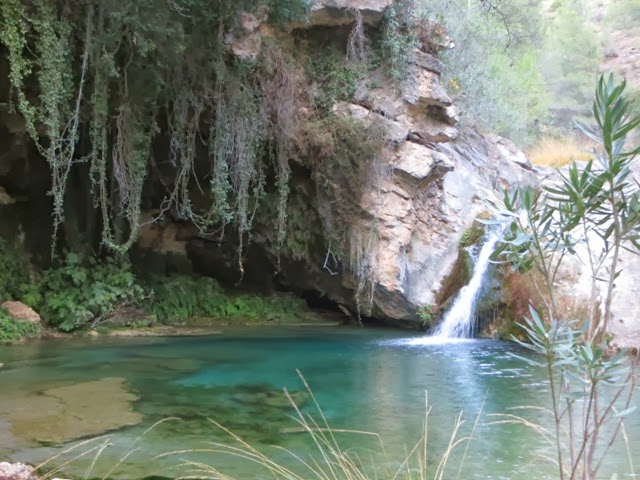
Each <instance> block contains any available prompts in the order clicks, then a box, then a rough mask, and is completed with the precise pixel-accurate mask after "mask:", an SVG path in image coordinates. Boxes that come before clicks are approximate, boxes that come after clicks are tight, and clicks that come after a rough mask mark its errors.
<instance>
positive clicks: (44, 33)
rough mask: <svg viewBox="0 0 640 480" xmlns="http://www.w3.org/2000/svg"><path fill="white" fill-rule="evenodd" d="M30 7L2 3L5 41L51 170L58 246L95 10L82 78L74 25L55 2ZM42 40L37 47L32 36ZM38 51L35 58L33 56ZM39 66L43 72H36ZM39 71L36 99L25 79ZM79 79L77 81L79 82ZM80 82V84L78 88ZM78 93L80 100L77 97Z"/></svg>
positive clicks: (22, 105) (28, 119)
mask: <svg viewBox="0 0 640 480" xmlns="http://www.w3.org/2000/svg"><path fill="white" fill-rule="evenodd" d="M29 6H30V7H31V8H30V9H27V8H26V7H25V6H24V5H23V4H22V2H20V1H18V0H7V1H6V2H3V3H2V7H0V8H1V9H2V10H1V12H2V16H3V22H2V28H1V29H0V39H1V40H2V42H3V43H4V44H5V45H6V46H7V48H8V49H9V59H10V62H11V73H10V79H11V84H12V87H13V89H14V92H15V93H16V97H17V99H18V104H17V105H18V110H19V111H20V113H21V114H22V115H23V117H24V119H25V124H26V128H27V132H28V133H29V135H30V136H31V138H32V140H33V141H34V143H35V145H36V146H37V148H38V150H39V152H40V154H41V155H42V156H43V157H44V158H45V159H46V160H47V162H48V163H49V166H50V168H51V177H52V186H51V195H52V197H53V231H54V233H53V242H54V245H55V241H56V239H57V233H58V228H59V226H60V224H61V223H62V222H63V221H64V194H65V189H66V183H67V179H68V177H69V172H70V170H71V166H72V165H73V163H74V162H75V161H77V159H76V158H75V150H76V145H77V143H78V138H79V134H78V129H79V127H80V121H81V119H80V113H81V112H80V109H81V106H82V102H83V93H84V85H85V79H86V75H87V70H88V66H89V48H90V44H91V38H92V22H93V6H92V5H91V4H89V5H87V7H86V16H85V19H84V25H83V27H84V30H85V37H84V45H83V53H82V56H81V67H80V72H79V74H76V75H74V71H73V52H74V48H73V27H72V23H71V22H70V21H69V19H68V18H67V17H66V16H64V15H62V14H60V13H59V12H58V11H57V9H56V6H55V5H54V4H52V2H49V1H46V0H38V1H35V2H33V3H32V4H30V5H29ZM31 33H33V34H34V35H35V36H36V37H37V42H36V45H35V49H30V48H29V45H28V42H27V38H28V36H29V35H30V34H31ZM32 51H33V52H34V55H33V58H29V57H28V56H25V55H29V53H25V52H32ZM35 67H37V68H35ZM34 71H35V73H36V77H37V82H38V88H39V91H40V94H39V96H38V97H37V100H36V101H33V100H32V99H31V98H29V97H28V96H27V94H26V85H25V79H26V78H27V77H28V76H29V75H30V74H31V73H33V72H34ZM76 79H77V80H76ZM74 80H75V81H76V82H77V85H76V84H75V82H74ZM74 91H75V92H76V93H75V99H74Z"/></svg>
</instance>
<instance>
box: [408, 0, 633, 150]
mask: <svg viewBox="0 0 640 480" xmlns="http://www.w3.org/2000/svg"><path fill="white" fill-rule="evenodd" d="M629 1H631V0H629ZM405 3H411V4H412V8H413V10H414V11H418V12H420V13H419V16H421V17H423V18H428V19H430V20H433V21H436V22H439V23H441V24H443V25H444V26H445V28H446V30H447V32H448V34H449V35H450V36H451V39H452V41H453V44H454V45H455V46H454V48H452V49H450V50H447V51H444V52H443V53H442V58H443V59H444V61H445V62H446V65H447V71H446V72H445V76H444V80H445V82H444V83H445V84H446V85H447V86H448V89H449V91H450V93H451V94H453V95H454V97H455V98H454V101H455V103H456V104H457V105H458V106H460V107H461V108H462V110H463V119H464V121H466V122H473V123H476V124H479V125H481V126H483V127H485V128H487V129H489V130H493V131H496V132H498V133H500V134H502V135H504V136H506V137H508V138H510V139H512V140H513V141H515V142H516V143H518V144H520V145H521V146H526V145H528V144H530V143H532V142H534V141H535V139H536V138H537V137H538V136H539V135H540V134H541V133H544V132H548V131H549V130H551V131H557V132H559V131H567V130H571V129H572V128H573V125H572V119H573V118H574V117H575V116H585V115H589V99H590V95H591V85H593V82H594V81H595V78H596V74H597V72H598V65H599V60H600V53H599V49H598V36H597V34H596V32H595V31H594V29H593V28H592V27H591V26H590V24H589V22H588V11H587V10H586V7H585V5H584V2H580V1H577V0H556V1H554V2H553V3H552V4H551V5H550V7H549V8H548V9H547V10H545V9H544V8H543V2H539V1H532V0H511V1H497V2H481V1H472V2H469V1H467V0H435V1H428V2H427V1H423V0H413V1H408V0H405ZM414 15H415V14H414Z"/></svg>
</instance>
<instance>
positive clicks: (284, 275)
mask: <svg viewBox="0 0 640 480" xmlns="http://www.w3.org/2000/svg"><path fill="white" fill-rule="evenodd" d="M392 3H393V2H392V0H324V1H318V2H316V3H315V4H314V5H313V7H312V9H311V13H310V15H309V22H308V23H306V24H301V25H292V26H291V30H294V29H298V30H305V29H311V28H314V27H324V30H325V31H326V29H329V28H334V27H336V32H338V31H342V32H343V33H342V34H344V32H345V31H348V30H349V29H348V28H347V29H346V30H345V29H344V28H342V30H340V28H337V27H341V26H345V25H346V26H348V25H352V24H353V23H354V21H355V19H356V18H358V17H359V18H361V19H362V21H363V23H365V24H366V25H369V26H372V27H375V26H376V25H377V24H378V23H379V22H380V20H381V19H382V17H383V15H384V12H385V9H386V8H388V7H389V6H390V5H391V4H392ZM268 33H269V32H268V31H267V30H266V27H265V26H264V25H263V24H261V23H260V21H259V20H258V19H256V18H255V17H252V16H241V17H239V18H238V20H237V22H236V27H235V29H234V32H233V34H232V35H230V37H229V39H228V44H229V45H230V50H231V52H232V53H234V54H235V55H236V56H238V57H240V58H242V59H247V58H249V59H250V58H255V57H256V54H257V53H256V52H258V51H259V45H260V37H261V35H264V34H268ZM436 33H437V32H436V29H434V35H432V36H431V39H430V40H429V41H430V42H434V43H433V44H430V45H429V46H424V45H422V46H420V47H419V48H417V49H416V51H415V52H414V54H413V55H412V59H411V61H410V62H409V63H408V65H407V66H406V72H404V73H403V77H402V79H401V80H399V79H393V78H391V77H390V76H389V75H388V74H387V72H386V70H385V69H384V68H382V67H380V68H378V69H377V70H375V71H373V72H370V73H369V74H367V75H366V77H365V78H362V79H361V80H359V81H358V82H357V84H356V88H355V94H354V96H353V100H352V102H351V103H345V102H339V103H337V104H336V105H334V107H333V113H334V114H335V115H339V116H343V117H352V118H353V119H355V120H357V121H359V122H361V123H362V124H364V125H365V126H371V125H375V126H376V127H378V128H379V129H380V131H382V132H384V134H383V135H384V137H385V142H386V154H385V155H383V158H382V159H381V160H380V161H379V165H377V167H376V168H375V169H374V170H376V171H371V172H369V173H370V175H369V178H363V179H362V181H363V183H366V184H367V185H368V188H366V189H365V191H364V193H363V194H362V196H361V197H360V198H359V199H358V200H357V202H355V204H354V205H351V206H350V207H351V208H350V210H352V211H355V212H356V213H355V214H354V216H353V219H352V220H353V221H352V222H351V223H350V226H349V230H350V235H351V237H352V245H351V247H352V250H354V249H356V250H357V249H358V248H359V249H360V250H361V251H360V255H362V258H360V259H359V261H360V266H361V268H362V269H363V270H366V279H365V280H364V281H365V283H366V284H367V285H366V288H364V290H368V291H369V292H373V295H372V296H370V297H369V298H368V299H366V301H364V300H363V298H360V299H359V300H360V301H358V300H356V299H355V296H354V292H359V293H362V290H363V285H362V282H363V279H362V278H359V277H358V276H357V275H355V274H354V272H352V271H349V269H347V268H345V267H344V266H343V267H342V268H340V266H339V265H337V264H336V265H331V267H328V266H327V265H328V264H331V261H332V257H331V255H330V251H329V250H328V249H327V246H326V245H322V246H321V247H320V248H322V251H321V252H320V257H318V258H319V259H318V260H317V263H318V264H317V265H316V264H314V265H310V264H309V263H306V264H305V263H304V262H300V261H298V260H295V259H291V258H286V256H285V257H284V258H283V256H282V255H280V254H279V253H276V252H274V251H273V248H272V246H269V245H268V244H267V242H266V241H265V237H266V234H262V233H261V232H259V231H257V232H256V233H254V234H253V235H252V245H251V246H250V247H248V250H247V252H248V253H247V260H246V269H245V280H246V279H247V278H248V277H251V275H252V271H253V272H255V270H256V268H258V269H260V270H263V271H267V270H270V272H273V271H275V270H277V271H278V277H277V281H278V282H279V283H280V285H283V286H284V287H285V288H289V289H293V290H294V291H298V292H309V291H315V292H322V294H323V295H324V296H326V297H327V298H328V299H330V300H332V301H334V302H336V303H338V304H341V305H346V306H348V307H349V308H350V310H352V311H354V310H356V304H358V303H360V304H368V303H369V302H371V303H370V307H371V308H370V309H368V308H367V306H368V305H365V306H364V309H363V310H362V311H363V312H364V313H365V314H371V315H373V316H376V317H378V318H384V319H387V320H391V321H405V322H415V321H417V320H418V316H417V314H416V312H417V309H418V308H419V307H421V306H426V305H440V304H441V303H442V302H444V301H445V300H446V298H444V296H445V295H451V294H453V293H455V290H456V288H460V287H461V286H462V285H453V283H455V282H453V280H452V279H456V278H463V277H464V276H461V275H459V273H458V272H455V271H454V270H455V269H456V268H462V267H461V265H463V264H464V263H465V262H461V261H458V258H459V250H460V248H459V245H458V244H459V240H460V238H461V237H462V235H463V234H464V232H465V230H466V229H468V228H470V226H471V225H472V223H473V222H474V221H475V219H476V217H477V216H478V215H479V214H480V213H482V212H483V211H485V210H486V205H485V203H484V200H485V199H487V198H491V197H492V196H493V195H494V194H495V192H496V191H497V189H499V188H505V187H508V186H511V185H515V184H535V183H537V181H538V180H537V178H536V176H535V174H534V173H533V172H532V171H531V165H530V164H529V163H528V161H527V159H526V158H525V157H524V155H523V154H522V153H521V152H519V151H518V150H517V148H515V146H514V145H513V144H511V143H510V142H508V141H507V140H505V139H502V138H499V137H497V136H487V135H483V134H481V133H479V132H478V131H476V130H474V129H472V128H469V127H465V128H462V129H458V128H457V124H458V121H459V115H460V112H459V111H458V109H457V108H456V107H455V106H454V105H453V104H452V100H451V98H450V97H449V96H448V94H447V92H446V91H445V89H444V88H443V86H442V85H441V84H440V75H441V73H442V71H443V68H444V66H443V64H442V62H441V61H440V60H439V59H438V58H437V57H436V56H435V55H434V53H435V52H436V51H439V50H442V49H444V48H448V47H449V41H448V40H447V37H446V34H444V33H443V32H439V33H437V34H436ZM336 34H337V33H336ZM256 48H257V49H256ZM251 52H254V53H255V54H253V53H251ZM305 182H306V183H305ZM315 188H316V187H315V186H314V185H313V183H312V180H311V179H307V180H304V181H302V180H301V181H298V183H297V184H296V185H293V186H292V190H296V189H297V190H299V191H303V192H305V195H306V196H307V197H312V196H313V195H312V194H309V193H308V192H313V191H314V190H315ZM315 208H316V209H319V207H317V205H316V206H315ZM190 235H191V237H190ZM354 245H355V246H354ZM139 246H140V247H141V249H142V250H146V251H149V250H154V251H156V252H158V251H160V252H164V254H165V256H167V255H171V256H174V257H175V256H178V257H181V258H183V259H185V261H186V262H188V261H191V262H192V263H193V265H194V268H195V269H196V270H200V271H201V272H202V273H205V274H209V275H214V276H218V277H221V276H224V275H226V274H225V273H223V272H227V271H229V270H230V269H237V262H231V263H232V264H231V265H227V263H229V262H228V259H229V254H228V252H226V253H224V252H225V250H224V248H225V245H224V244H221V243H219V242H212V241H209V240H208V239H206V238H203V237H200V236H198V234H197V232H193V231H191V232H186V231H185V230H184V229H183V228H181V227H178V226H176V225H175V224H171V223H169V224H167V225H164V226H161V225H155V226H147V227H145V228H144V229H143V231H142V233H141V240H140V242H139ZM325 251H326V252H327V253H326V257H325ZM252 252H254V253H252ZM231 256H233V252H232V253H231ZM322 259H324V268H323V265H322V261H323V260H322ZM352 262H353V258H352ZM276 263H277V266H276ZM336 263H339V262H336ZM356 263H357V262H356ZM363 264H366V265H364V266H363ZM256 265H261V266H260V267H256ZM267 276H269V277H272V278H273V273H270V274H268V275H264V274H263V275H262V277H260V275H258V277H259V278H266V277H267ZM236 278H237V276H236ZM263 285H264V283H263ZM445 287H446V288H445ZM445 290H446V292H448V293H445ZM319 294H320V293H319ZM360 297H362V295H360Z"/></svg>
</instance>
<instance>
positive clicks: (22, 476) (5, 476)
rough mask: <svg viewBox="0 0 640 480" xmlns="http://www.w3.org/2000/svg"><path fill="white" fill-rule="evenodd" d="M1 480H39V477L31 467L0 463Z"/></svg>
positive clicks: (20, 464)
mask: <svg viewBox="0 0 640 480" xmlns="http://www.w3.org/2000/svg"><path fill="white" fill-rule="evenodd" d="M0 480H38V477H36V475H35V473H33V467H31V466H30V465H25V464H24V463H8V462H0Z"/></svg>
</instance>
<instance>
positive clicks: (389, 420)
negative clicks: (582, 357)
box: [0, 328, 640, 479]
mask: <svg viewBox="0 0 640 480" xmlns="http://www.w3.org/2000/svg"><path fill="white" fill-rule="evenodd" d="M514 349H516V347H515V346H514V345H511V344H508V343H502V342H495V341H480V340H473V341H469V340H466V341H454V342H451V341H448V342H442V341H436V339H433V338H422V337H416V336H412V335H409V334H405V333H402V332H400V333H399V332H392V331H391V332H390V331H379V330H362V329H349V328H344V329H333V330H324V329H322V330H320V329H306V330H305V329H296V330H293V329H273V328H271V329H268V330H267V329H254V330H251V329H249V330H244V331H236V332H229V333H226V334H224V335H219V336H211V337H198V338H155V339H149V338H138V339H98V340H83V341H74V342H62V341H49V342H39V343H34V344H30V345H24V346H15V347H0V361H1V362H4V364H5V367H4V368H3V369H1V370H0V385H1V389H0V408H1V406H2V405H3V399H4V402H5V403H4V404H7V403H6V402H7V400H8V399H14V400H15V398H16V397H21V396H22V397H24V398H31V397H32V396H37V395H38V394H39V393H41V392H43V391H45V390H47V389H50V388H55V387H61V386H65V385H69V384H76V383H80V382H87V381H93V380H99V379H103V378H114V377H115V378H125V379H126V380H127V381H128V382H129V385H130V386H131V388H132V389H133V390H134V391H135V392H136V393H137V394H138V396H139V400H138V401H137V402H135V404H134V409H135V410H136V411H138V412H139V413H141V414H142V415H143V418H144V422H143V423H142V424H140V425H137V426H134V427H128V428H123V429H121V430H118V431H117V432H115V433H113V434H112V438H111V442H112V443H113V445H112V446H110V447H108V448H107V449H106V450H105V451H104V452H103V453H102V456H101V459H100V461H99V462H98V463H97V466H96V467H95V468H94V470H93V472H92V474H91V476H96V477H98V476H102V475H105V474H107V473H108V472H109V470H110V469H111V468H112V467H113V466H114V465H116V464H117V460H118V458H120V457H121V456H122V455H124V454H126V453H127V452H131V451H135V453H133V454H132V455H131V456H130V457H128V458H127V460H126V461H125V462H123V464H122V465H120V466H118V467H117V468H116V469H115V471H114V472H113V473H112V474H110V476H112V477H114V478H116V477H117V478H127V479H130V478H138V477H143V476H145V475H150V474H161V475H166V476H176V475H178V474H180V473H184V470H183V469H182V468H179V467H176V465H177V464H179V463H180V460H181V459H197V460H204V461H207V462H210V463H215V464H216V466H218V467H221V468H223V469H226V471H228V472H230V473H231V474H235V475H237V476H238V477H240V478H259V477H260V475H259V474H258V473H256V471H255V467H254V466H253V465H251V464H248V463H247V462H239V461H237V460H234V459H230V458H220V457H217V456H213V455H194V454H192V455H189V454H181V455H177V456H175V457H169V458H162V459H156V460H152V459H153V458H154V457H155V456H156V455H158V454H161V453H164V452H167V451H171V450H178V449H186V448H201V447H202V446H203V445H205V442H211V441H228V440H229V439H228V437H227V436H226V435H225V434H224V433H223V432H221V431H219V430H217V429H216V428H215V427H214V426H213V425H212V424H211V423H210V421H209V420H208V418H211V419H214V420H215V421H218V422H220V423H221V424H223V425H225V426H226V427H228V428H230V429H231V430H232V431H234V432H235V433H237V434H238V435H240V436H241V437H243V438H245V439H246V440H247V441H249V442H250V443H251V444H253V445H256V446H258V447H260V448H263V447H264V448H269V447H268V446H269V445H278V446H282V447H285V448H288V449H291V450H293V451H295V452H296V453H299V454H300V455H305V454H307V453H308V452H309V451H310V449H311V446H310V444H309V441H308V439H307V438H306V437H305V435H304V434H302V433H295V432H296V429H295V427H296V423H295V422H294V421H293V420H292V419H291V418H290V415H291V414H292V413H294V412H293V410H292V408H291V407H290V406H289V405H288V403H287V401H286V398H285V397H284V395H282V394H281V392H282V389H283V388H286V389H287V390H288V391H289V392H291V394H292V395H293V397H294V399H295V400H296V403H297V404H299V405H300V406H301V407H302V408H303V411H304V412H306V413H315V411H314V407H313V402H312V401H310V398H309V396H308V395H307V394H306V393H305V392H304V386H303V384H302V382H301V381H300V379H299V378H298V376H297V373H296V369H299V370H300V371H301V372H302V373H303V375H304V377H305V378H306V380H307V381H308V382H309V384H310V385H311V387H312V389H313V392H314V395H315V397H316V399H317V401H318V402H319V404H320V405H321V407H322V409H323V413H324V415H325V416H326V418H327V421H328V422H329V423H330V424H331V425H332V426H333V427H335V428H340V429H353V430H365V431H371V432H376V433H379V434H380V436H381V437H382V439H383V440H384V443H385V449H386V453H387V458H382V456H381V455H377V454H376V453H375V450H376V448H377V444H376V442H375V440H372V439H371V438H370V437H362V436H354V435H352V434H351V435H350V434H340V435H339V438H338V440H339V441H340V443H341V445H342V446H343V448H350V447H359V448H362V449H363V450H361V451H360V452H361V454H362V455H364V456H366V458H371V460H370V461H369V463H379V464H383V463H386V464H387V465H391V466H392V467H393V465H399V464H400V462H401V460H402V459H403V457H404V452H405V449H406V448H409V449H410V448H412V447H413V445H414V443H415V441H416V440H417V439H418V438H419V435H420V432H421V429H422V422H423V419H424V413H425V392H427V393H428V399H429V404H430V405H431V406H432V412H431V415H430V419H429V441H430V442H431V447H430V452H431V453H432V454H433V455H434V458H436V459H437V455H438V454H439V453H441V452H442V451H443V450H444V449H445V448H446V445H447V442H448V441H449V436H450V434H451V430H452V427H453V424H454V418H455V416H456V415H457V414H458V413H460V412H461V411H464V418H465V419H466V423H465V425H463V429H462V432H461V435H466V434H468V433H470V432H471V429H472V427H473V424H474V422H475V421H476V417H477V416H478V415H480V417H479V421H478V426H477V428H476V431H475V434H474V437H475V439H474V441H472V442H471V444H470V448H469V451H468V452H467V455H466V461H465V466H464V468H463V471H462V474H461V477H460V478H478V479H487V478H496V479H501V478H504V479H507V478H514V479H525V478H526V479H528V478H532V475H531V471H532V470H531V469H532V465H535V472H536V475H535V478H554V477H555V476H556V475H555V470H554V467H553V466H552V465H550V464H548V463H545V462H544V461H542V460H541V457H540V456H541V455H545V454H547V453H551V454H552V452H551V451H550V450H549V446H548V445H547V444H545V443H544V442H543V440H542V439H541V438H540V437H539V436H537V435H536V434H535V433H533V432H532V431H530V430H528V429H526V428H525V427H523V426H520V425H491V424H490V423H491V420H492V419H493V417H491V416H490V414H493V413H510V412H513V410H512V409H513V408H516V407H519V406H523V405H546V403H547V391H546V390H547V387H546V383H545V381H544V374H543V372H542V371H540V370H539V369H536V368H534V367H531V366H529V365H526V364H524V362H522V361H521V360H518V359H515V358H513V357H512V356H511V355H510V353H511V352H513V351H514ZM518 353H519V354H523V352H518ZM518 413H521V412H520V411H518ZM537 415H538V416H539V417H540V418H535V417H534V419H535V420H537V421H539V422H541V423H543V424H548V423H549V420H550V419H549V418H545V416H544V415H543V416H540V414H539V413H537ZM167 417H180V418H181V420H170V421H166V422H164V423H162V424H160V425H158V426H157V427H155V428H154V429H152V430H151V431H149V432H146V433H145V436H144V438H143V439H142V440H140V441H138V438H139V436H140V435H142V434H143V433H144V432H145V431H146V430H147V428H148V427H149V426H150V425H152V424H154V423H155V422H157V421H160V420H162V419H164V418H167ZM7 418H10V415H9V414H8V413H7V412H2V411H0V458H2V457H9V458H11V459H13V460H27V461H29V462H31V463H33V462H37V461H39V460H41V459H45V458H48V457H50V456H52V455H54V454H55V453H57V452H59V451H60V449H61V448H64V447H66V446H68V445H39V444H36V443H34V441H33V439H32V438H22V437H20V432H16V431H15V429H12V426H11V425H10V424H8V422H7ZM630 422H631V424H630V425H628V430H629V431H631V432H635V435H636V437H634V438H633V439H632V442H633V444H632V446H633V447H636V448H637V447H640V442H639V438H638V432H640V428H638V427H640V419H639V418H638V416H637V415H636V416H634V417H633V418H631V419H630ZM283 431H284V432H285V433H283ZM632 435H633V433H632ZM271 452H272V455H274V456H276V457H278V458H280V459H282V460H284V461H286V460H287V456H286V455H285V454H283V453H282V451H279V450H272V451H271ZM459 455H460V456H461V455H462V450H460V452H459ZM434 462H435V465H437V460H434ZM614 463H615V465H614V468H615V469H616V471H617V472H618V473H619V474H624V473H625V472H626V463H624V461H623V459H621V460H620V461H619V462H618V461H616V462H614ZM89 464H90V461H89V460H86V461H76V462H74V463H73V464H72V465H71V466H70V467H66V469H65V472H66V473H68V474H77V475H82V474H84V472H85V470H84V469H86V468H87V465H89ZM458 464H459V462H456V460H455V459H454V460H452V468H453V470H452V472H453V475H454V476H455V474H456V473H457V468H458ZM435 465H434V466H433V468H432V472H433V471H435ZM264 478H270V477H269V476H268V475H266V472H265V475H264Z"/></svg>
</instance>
